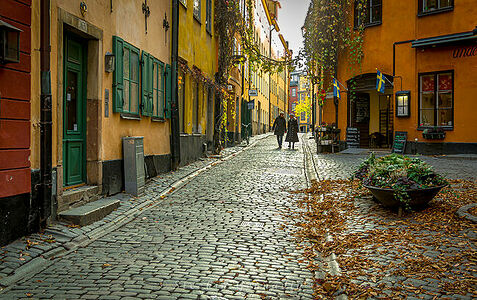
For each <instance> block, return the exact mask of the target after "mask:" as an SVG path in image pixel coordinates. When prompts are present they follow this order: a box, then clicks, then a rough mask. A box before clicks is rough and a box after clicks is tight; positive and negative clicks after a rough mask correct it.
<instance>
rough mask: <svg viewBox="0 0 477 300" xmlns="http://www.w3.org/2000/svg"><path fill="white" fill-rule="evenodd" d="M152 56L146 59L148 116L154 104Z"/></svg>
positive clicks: (150, 114)
mask: <svg viewBox="0 0 477 300" xmlns="http://www.w3.org/2000/svg"><path fill="white" fill-rule="evenodd" d="M153 66H154V57H152V56H149V60H148V68H149V71H148V76H149V80H148V82H149V85H148V94H149V97H148V113H149V116H152V115H153V112H154V105H156V104H155V102H154V101H155V99H154V91H153V88H154V83H153V80H154V74H153V72H154V68H153Z"/></svg>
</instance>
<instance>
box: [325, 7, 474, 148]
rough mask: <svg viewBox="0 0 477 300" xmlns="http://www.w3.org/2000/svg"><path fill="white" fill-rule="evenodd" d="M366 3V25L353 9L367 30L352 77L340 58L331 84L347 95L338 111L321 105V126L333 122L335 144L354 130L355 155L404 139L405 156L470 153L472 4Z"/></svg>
mask: <svg viewBox="0 0 477 300" xmlns="http://www.w3.org/2000/svg"><path fill="white" fill-rule="evenodd" d="M367 2H368V3H367V4H368V5H367V8H366V10H367V11H366V13H365V14H364V15H365V18H358V17H356V16H357V15H360V14H359V13H358V12H357V11H356V9H355V12H354V15H355V18H354V20H352V22H354V24H353V25H354V26H356V25H358V24H361V23H364V24H365V27H366V28H365V30H364V44H363V49H364V58H363V60H362V63H361V65H360V67H359V68H354V69H359V72H353V71H350V62H349V60H348V57H349V53H347V52H346V51H345V52H344V53H341V54H340V56H339V60H338V61H339V63H338V72H337V78H338V80H339V81H340V82H341V83H342V84H343V85H345V86H346V87H347V89H348V91H345V92H344V93H342V94H341V99H339V101H338V105H337V106H335V105H334V104H333V101H327V102H326V104H325V105H324V107H323V109H322V112H321V113H322V118H323V121H325V122H327V123H334V122H336V121H337V123H338V127H339V128H340V129H342V130H341V140H345V139H346V130H343V129H346V128H349V127H352V128H357V129H358V131H359V137H360V139H359V146H360V147H361V148H369V147H391V146H392V144H393V137H394V135H395V133H396V132H406V133H407V141H408V142H407V145H406V149H405V152H406V153H421V154H445V153H447V154H451V153H477V131H476V130H477V124H476V122H475V120H476V118H475V115H474V111H473V110H474V109H475V108H477V104H476V102H475V98H476V95H477V75H476V74H477V73H476V71H477V27H476V25H477V6H476V5H475V4H476V3H475V0H461V1H453V0H406V1H381V0H367ZM376 70H379V71H381V72H382V73H383V82H382V84H383V85H384V93H380V92H378V91H377V90H376V81H377V71H376ZM384 77H385V78H384ZM351 92H353V93H351ZM351 94H353V95H355V96H354V97H350V95H351ZM351 98H353V99H351ZM336 109H338V113H337V114H336V115H335V113H336ZM335 116H337V117H335ZM336 118H337V119H338V120H336Z"/></svg>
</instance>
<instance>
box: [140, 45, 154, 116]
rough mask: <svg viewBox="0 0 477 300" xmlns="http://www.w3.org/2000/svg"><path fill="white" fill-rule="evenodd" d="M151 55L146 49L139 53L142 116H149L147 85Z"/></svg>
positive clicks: (148, 84)
mask: <svg viewBox="0 0 477 300" xmlns="http://www.w3.org/2000/svg"><path fill="white" fill-rule="evenodd" d="M150 60H151V57H150V55H149V53H147V52H146V51H142V54H141V113H142V115H143V116H151V114H150V111H151V110H150V106H151V103H150V101H149V87H150V86H151V80H152V78H151V76H150V74H149V73H150V66H149V65H150V64H149V61H150Z"/></svg>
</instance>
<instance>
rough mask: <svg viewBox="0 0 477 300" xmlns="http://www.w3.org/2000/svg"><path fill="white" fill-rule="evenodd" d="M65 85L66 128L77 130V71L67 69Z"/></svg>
mask: <svg viewBox="0 0 477 300" xmlns="http://www.w3.org/2000/svg"><path fill="white" fill-rule="evenodd" d="M66 80H67V85H66V121H67V124H66V129H67V130H72V131H77V130H78V123H77V108H78V102H77V92H78V73H76V72H72V71H68V73H67V78H66Z"/></svg>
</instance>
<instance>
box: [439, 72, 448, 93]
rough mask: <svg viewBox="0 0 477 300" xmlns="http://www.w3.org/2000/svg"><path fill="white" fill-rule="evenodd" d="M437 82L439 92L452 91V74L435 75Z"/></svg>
mask: <svg viewBox="0 0 477 300" xmlns="http://www.w3.org/2000/svg"><path fill="white" fill-rule="evenodd" d="M437 78H438V79H437V81H438V82H439V91H452V73H444V74H439V75H437Z"/></svg>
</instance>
